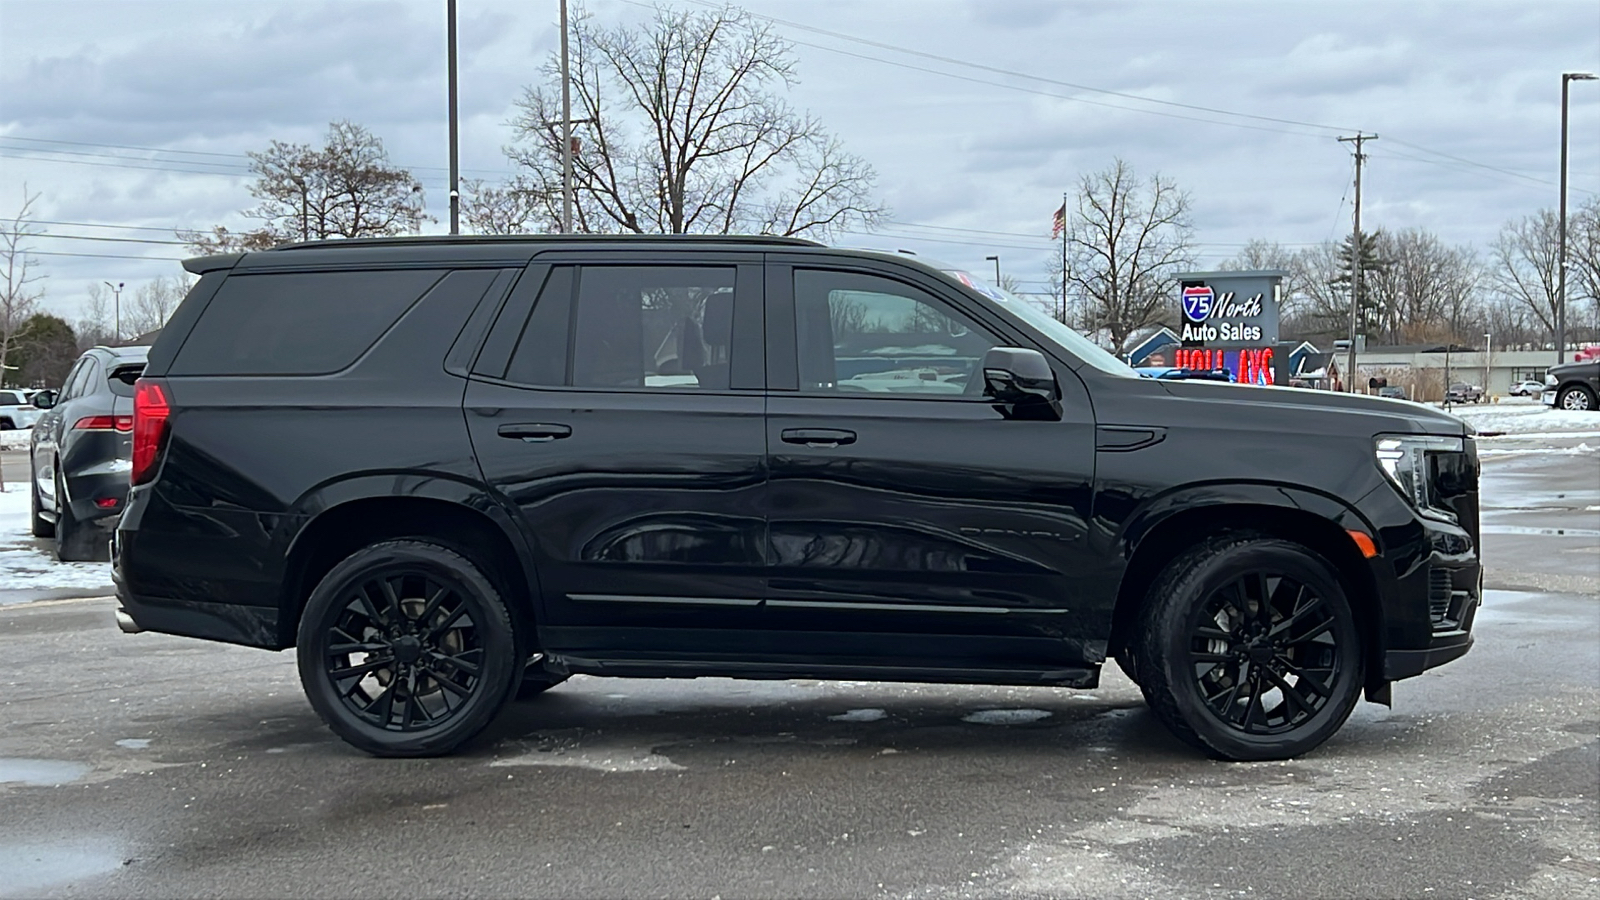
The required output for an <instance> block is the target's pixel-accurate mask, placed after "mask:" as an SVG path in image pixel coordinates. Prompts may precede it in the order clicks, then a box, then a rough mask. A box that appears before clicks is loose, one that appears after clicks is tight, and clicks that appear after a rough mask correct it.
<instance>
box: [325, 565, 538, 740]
mask: <svg viewBox="0 0 1600 900" xmlns="http://www.w3.org/2000/svg"><path fill="white" fill-rule="evenodd" d="M297 653H298V657H299V665H300V681H301V684H302V685H304V687H305V691H306V697H307V698H308V699H309V700H310V701H311V705H312V707H313V708H314V709H316V711H317V715H319V716H321V717H322V721H324V722H326V723H327V725H328V727H329V728H331V729H333V731H334V732H335V733H336V734H338V735H339V737H341V738H343V739H344V740H345V741H347V742H349V743H350V744H352V745H354V746H356V747H359V748H360V749H362V750H365V751H367V752H368V753H372V754H374V755H377V756H437V755H440V754H444V753H449V752H450V751H452V750H454V749H456V748H457V747H459V746H461V745H462V744H464V743H466V742H467V741H469V740H471V739H472V738H473V737H474V736H476V735H477V734H478V733H479V732H481V731H482V730H483V729H484V728H485V727H487V726H488V725H489V723H490V722H491V721H493V720H494V717H495V715H496V714H497V713H498V712H499V711H500V708H501V707H502V706H503V705H504V704H505V701H506V698H507V697H509V696H510V694H511V692H512V689H513V688H514V687H515V686H516V684H517V683H518V682H519V681H520V678H521V675H522V667H521V666H520V665H519V664H518V663H519V658H518V655H517V641H516V635H515V633H514V632H513V630H512V624H511V617H510V614H509V612H508V611H507V609H506V605H505V601H504V599H503V598H502V597H501V595H500V592H499V591H498V590H497V589H496V588H495V586H494V584H493V582H492V581H490V579H489V578H488V577H487V576H486V575H485V574H484V573H483V571H482V570H481V569H480V568H479V567H478V566H477V565H476V564H474V563H473V562H472V561H471V560H468V559H467V558H466V557H464V556H462V555H460V554H459V553H456V552H455V551H454V550H451V549H449V548H447V547H444V546H441V545H439V544H435V543H431V542H428V541H423V540H401V541H386V542H384V543H379V544H373V545H372V546H369V547H366V548H363V549H361V550H358V551H356V552H355V553H353V554H351V555H350V556H349V557H347V558H346V559H345V560H344V561H343V562H340V563H339V564H338V565H336V566H334V567H333V569H332V570H330V571H329V572H328V574H327V575H326V576H325V577H324V578H323V579H322V581H321V583H319V584H318V585H317V587H316V589H315V590H313V591H312V592H311V597H310V599H309V600H308V601H307V602H306V610H305V614H304V615H303V616H302V617H301V620H300V632H299V641H298V649H297Z"/></svg>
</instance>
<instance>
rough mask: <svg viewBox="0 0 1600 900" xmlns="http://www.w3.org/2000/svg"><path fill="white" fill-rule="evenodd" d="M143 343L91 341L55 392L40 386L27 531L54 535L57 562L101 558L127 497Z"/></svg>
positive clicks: (31, 446) (32, 444)
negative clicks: (135, 387)
mask: <svg viewBox="0 0 1600 900" xmlns="http://www.w3.org/2000/svg"><path fill="white" fill-rule="evenodd" d="M148 350H149V348H148V347H94V348H92V349H90V350H87V351H85V352H84V354H83V355H82V356H80V357H78V362H77V363H76V364H75V365H73V367H72V371H70V372H68V373H67V379H66V381H64V382H62V385H61V390H59V391H48V390H47V391H40V392H39V393H37V394H35V395H34V397H33V405H34V406H36V407H38V408H40V409H42V410H45V413H44V415H42V416H40V417H39V420H38V422H36V423H35V424H34V426H33V436H32V439H31V441H30V442H29V447H28V460H29V463H30V464H31V468H32V472H33V478H32V479H31V481H32V494H33V503H32V508H33V535H34V537H54V538H55V539H56V556H57V557H58V558H60V559H61V560H64V561H66V560H95V559H106V558H107V550H108V546H109V544H110V539H111V531H112V529H113V528H115V527H116V524H117V516H120V515H122V509H123V505H124V503H125V502H126V501H127V498H128V471H129V469H130V468H131V467H132V455H133V453H132V437H133V383H134V381H135V380H136V379H138V377H139V374H140V373H141V372H143V371H144V364H145V354H146V353H147V352H148Z"/></svg>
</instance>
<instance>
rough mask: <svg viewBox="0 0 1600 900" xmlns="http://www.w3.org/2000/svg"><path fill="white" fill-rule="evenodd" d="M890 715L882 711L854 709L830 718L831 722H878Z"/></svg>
mask: <svg viewBox="0 0 1600 900" xmlns="http://www.w3.org/2000/svg"><path fill="white" fill-rule="evenodd" d="M888 715H889V714H888V713H886V712H884V711H883V710H881V709H852V710H850V711H849V712H843V713H840V714H838V715H837V716H829V717H828V721H830V722H878V721H881V720H883V719H884V718H886V717H887V716H888Z"/></svg>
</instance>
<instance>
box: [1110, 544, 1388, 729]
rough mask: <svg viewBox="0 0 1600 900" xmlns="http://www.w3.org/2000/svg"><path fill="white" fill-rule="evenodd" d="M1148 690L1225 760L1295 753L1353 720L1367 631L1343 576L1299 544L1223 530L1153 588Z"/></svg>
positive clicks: (1177, 725)
mask: <svg viewBox="0 0 1600 900" xmlns="http://www.w3.org/2000/svg"><path fill="white" fill-rule="evenodd" d="M1150 597H1151V606H1150V608H1149V610H1148V611H1149V614H1150V615H1149V618H1148V619H1147V622H1146V630H1145V633H1144V635H1142V641H1141V645H1140V646H1141V650H1140V651H1139V653H1138V655H1139V657H1140V666H1139V675H1140V676H1141V684H1140V687H1141V688H1142V689H1143V690H1144V693H1145V697H1146V699H1147V700H1149V702H1150V706H1151V709H1152V710H1153V711H1154V712H1155V714H1156V715H1157V717H1158V718H1160V719H1161V720H1162V721H1163V723H1164V724H1166V725H1167V726H1168V727H1169V728H1171V729H1172V730H1173V732H1174V733H1176V734H1177V735H1178V736H1179V737H1180V738H1182V739H1184V740H1185V741H1188V742H1189V743H1191V744H1194V745H1195V746H1198V747H1200V748H1202V749H1204V750H1206V751H1207V752H1209V753H1211V754H1213V755H1215V756H1218V757H1220V758H1223V759H1237V760H1261V759H1287V758H1290V757H1293V756H1298V755H1299V754H1301V753H1304V752H1306V751H1308V750H1311V749H1312V748H1314V747H1316V746H1317V745H1319V744H1321V743H1322V742H1323V741H1325V740H1327V738H1328V737H1329V736H1331V735H1332V734H1333V733H1334V732H1335V731H1337V730H1338V728H1339V727H1340V726H1341V725H1342V724H1344V721H1345V719H1346V718H1348V717H1349V715H1350V711H1351V710H1352V709H1353V708H1354V706H1355V702H1356V700H1357V699H1358V697H1359V694H1360V689H1361V685H1362V678H1363V676H1362V653H1361V646H1360V642H1361V638H1360V632H1359V630H1358V628H1357V627H1356V622H1355V617H1354V615H1353V614H1352V612H1351V609H1350V605H1349V602H1348V601H1347V600H1346V599H1345V596H1344V591H1343V589H1342V588H1341V586H1340V583H1339V580H1338V577H1337V576H1336V575H1335V573H1334V572H1333V571H1332V569H1331V567H1330V566H1328V564H1327V563H1326V562H1325V561H1324V560H1322V558H1321V557H1319V556H1317V555H1316V554H1314V553H1312V552H1311V551H1310V550H1308V549H1306V548H1305V547H1303V546H1300V545H1298V544H1294V543H1291V542H1289V541H1282V540H1274V539H1266V538H1259V537H1249V536H1238V535H1234V536H1231V537H1224V538H1214V539H1212V540H1210V541H1207V542H1204V543H1202V544H1201V545H1199V546H1198V547H1197V548H1195V549H1193V550H1191V551H1190V552H1189V553H1186V554H1184V555H1183V556H1182V557H1180V558H1179V559H1177V560H1175V561H1174V562H1173V563H1172V564H1171V565H1169V566H1168V568H1167V569H1166V571H1164V572H1163V574H1162V576H1161V578H1159V579H1158V580H1157V582H1156V584H1155V585H1154V586H1153V587H1152V592H1151V595H1150Z"/></svg>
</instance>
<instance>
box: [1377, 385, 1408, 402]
mask: <svg viewBox="0 0 1600 900" xmlns="http://www.w3.org/2000/svg"><path fill="white" fill-rule="evenodd" d="M1378 396H1379V397H1385V398H1388V399H1390V400H1404V399H1406V389H1405V388H1401V387H1390V386H1386V387H1381V388H1378Z"/></svg>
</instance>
